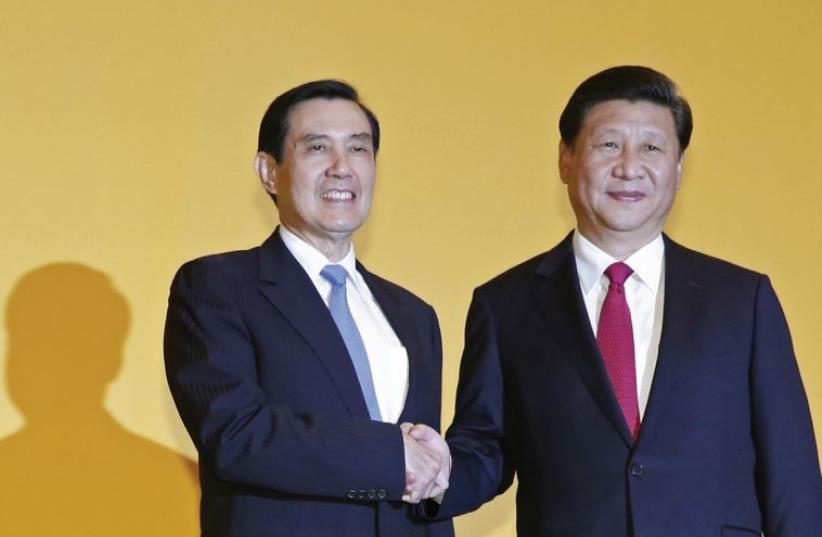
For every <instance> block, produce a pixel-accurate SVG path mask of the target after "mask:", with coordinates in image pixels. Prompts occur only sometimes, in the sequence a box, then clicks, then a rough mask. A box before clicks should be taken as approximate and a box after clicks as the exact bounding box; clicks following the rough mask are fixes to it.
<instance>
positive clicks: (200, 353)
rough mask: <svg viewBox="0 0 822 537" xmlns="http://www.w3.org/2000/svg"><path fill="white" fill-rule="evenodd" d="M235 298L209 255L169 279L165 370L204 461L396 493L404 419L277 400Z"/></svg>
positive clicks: (326, 489) (319, 492)
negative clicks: (377, 418) (299, 410)
mask: <svg viewBox="0 0 822 537" xmlns="http://www.w3.org/2000/svg"><path fill="white" fill-rule="evenodd" d="M232 299H233V297H232V296H231V292H230V291H229V287H228V286H227V284H226V277H225V275H224V274H223V270H222V268H221V267H220V266H219V265H217V264H215V263H206V262H203V261H202V260H198V261H194V262H190V263H187V264H186V265H184V266H183V267H182V268H181V269H180V270H179V271H178V273H177V275H176V276H175V278H174V281H173V283H172V286H171V294H170V298H169V305H168V314H167V319H166V325H165V338H164V350H165V363H166V374H167V377H168V382H169V386H170V388H171V393H172V395H173V397H174V401H175V403H176V405H177V408H178V410H179V413H180V416H181V417H182V420H183V422H184V424H185V426H186V428H187V430H188V432H189V434H190V435H191V438H192V439H193V441H194V443H195V445H196V447H197V450H198V451H199V455H200V464H206V465H209V467H210V469H211V470H212V473H213V474H214V475H215V476H217V477H218V478H219V479H223V480H226V481H230V482H233V483H237V484H243V485H250V486H255V487H263V488H266V489H271V490H275V491H278V492H282V493H288V494H295V495H310V496H320V497H330V498H349V499H350V496H346V495H347V494H350V492H349V491H351V490H352V489H353V490H383V491H385V492H386V494H385V497H384V498H380V499H385V500H399V499H400V498H401V496H402V491H403V488H404V478H405V472H404V470H405V466H404V451H403V444H402V436H401V432H400V430H399V428H398V427H397V426H396V425H393V424H387V423H381V422H374V421H371V420H367V419H355V418H346V417H344V416H343V417H341V416H336V415H335V416H325V415H321V414H316V413H315V414H296V413H294V412H293V411H292V409H290V408H289V407H287V406H275V405H272V404H270V402H269V401H268V400H267V398H266V396H265V394H264V393H263V391H262V390H261V388H260V386H259V383H258V380H257V359H258V357H257V356H256V349H255V345H254V339H253V337H252V334H250V333H249V332H248V328H247V326H246V324H245V323H244V321H243V318H242V315H241V313H240V311H239V310H238V308H237V305H236V304H235V303H234V302H233V300H232ZM280 358H281V359H288V357H280ZM306 389H307V390H310V389H311V387H310V386H306Z"/></svg>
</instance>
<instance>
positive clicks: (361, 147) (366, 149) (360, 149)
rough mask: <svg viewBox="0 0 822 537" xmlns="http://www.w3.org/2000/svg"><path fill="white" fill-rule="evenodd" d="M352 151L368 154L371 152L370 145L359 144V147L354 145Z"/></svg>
mask: <svg viewBox="0 0 822 537" xmlns="http://www.w3.org/2000/svg"><path fill="white" fill-rule="evenodd" d="M351 151H352V152H353V153H363V154H368V153H370V152H371V148H370V147H369V146H368V145H365V144H357V145H352V146H351Z"/></svg>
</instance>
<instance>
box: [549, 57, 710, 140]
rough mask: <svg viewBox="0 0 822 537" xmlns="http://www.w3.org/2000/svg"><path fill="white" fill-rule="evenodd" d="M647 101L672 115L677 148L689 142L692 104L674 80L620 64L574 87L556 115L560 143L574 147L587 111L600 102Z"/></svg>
mask: <svg viewBox="0 0 822 537" xmlns="http://www.w3.org/2000/svg"><path fill="white" fill-rule="evenodd" d="M620 99H623V100H626V101H630V102H636V101H648V102H651V103H654V104H658V105H660V106H664V107H666V108H668V109H669V110H670V111H671V114H672V115H673V117H674V126H675V128H676V137H677V139H678V140H679V151H680V153H682V152H684V151H685V149H686V148H687V147H688V143H690V141H691V132H692V131H693V128H694V124H693V118H692V117H691V107H690V106H689V105H688V101H686V100H685V98H684V97H683V96H682V95H681V94H680V93H679V89H678V88H677V86H676V84H674V82H673V80H671V79H670V78H668V77H667V76H665V75H664V74H662V73H660V72H658V71H654V70H653V69H651V68H649V67H642V66H639V65H621V66H619V67H611V68H610V69H606V70H604V71H601V72H599V73H597V74H595V75H593V76H592V77H590V78H588V79H587V80H585V82H583V83H582V84H580V85H579V87H577V89H576V90H575V91H574V94H573V95H571V98H570V99H569V101H568V104H567V105H565V110H563V111H562V115H561V116H560V118H559V132H560V135H561V136H562V142H563V143H564V144H565V145H567V146H569V147H573V146H574V142H576V139H577V135H579V131H580V130H581V129H582V125H583V123H584V122H585V116H586V114H587V113H588V111H589V110H590V109H591V108H593V107H594V105H597V104H599V103H601V102H605V101H613V100H620Z"/></svg>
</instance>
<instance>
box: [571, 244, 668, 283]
mask: <svg viewBox="0 0 822 537" xmlns="http://www.w3.org/2000/svg"><path fill="white" fill-rule="evenodd" d="M572 243H573V247H574V257H575V258H576V262H577V274H578V275H579V281H580V284H581V285H582V290H583V293H588V292H589V291H590V290H591V289H592V288H593V287H594V285H596V284H597V283H598V282H599V280H600V278H601V277H602V274H603V273H604V272H605V269H606V268H608V267H609V266H610V265H611V264H612V263H616V262H617V261H619V260H618V259H614V258H613V257H611V256H610V255H608V254H607V253H605V252H604V251H602V250H601V249H599V248H598V247H597V246H596V245H595V244H594V243H592V242H591V241H589V240H588V239H586V238H585V237H583V236H582V233H580V232H579V230H575V231H574V237H573V239H572ZM664 260H665V241H663V240H662V235H661V234H660V235H657V236H656V238H655V239H654V240H652V241H651V242H649V243H648V244H646V245H645V246H643V247H642V248H640V249H639V250H637V251H636V252H634V253H633V254H631V255H630V256H628V258H627V259H625V260H624V263H625V264H627V265H628V266H629V267H631V268H632V269H633V271H634V273H633V274H632V275H631V278H634V277H636V278H639V281H640V282H641V283H642V284H643V285H645V286H646V287H648V289H650V290H651V292H652V293H654V294H656V292H657V289H658V288H659V278H660V275H661V274H662V265H663V262H664Z"/></svg>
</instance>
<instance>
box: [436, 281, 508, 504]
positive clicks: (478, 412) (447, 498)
mask: <svg viewBox="0 0 822 537" xmlns="http://www.w3.org/2000/svg"><path fill="white" fill-rule="evenodd" d="M505 413H506V409H505V390H504V387H503V376H502V366H501V363H500V354H499V349H498V342H497V335H496V331H495V326H494V317H493V314H492V311H491V309H490V307H489V304H488V302H487V301H486V299H485V297H484V296H483V294H482V292H481V290H479V289H478V290H477V291H475V292H474V297H473V300H472V302H471V306H470V308H469V311H468V317H467V320H466V327H465V350H464V351H463V356H462V362H461V364H460V376H459V384H458V387H457V400H456V412H455V416H454V422H453V424H452V425H451V427H450V428H449V429H448V432H447V434H446V440H447V441H448V446H449V448H450V449H451V457H452V467H451V477H450V486H449V488H448V490H447V491H446V492H445V495H444V496H443V498H442V502H441V503H440V504H439V505H436V504H435V503H434V502H428V503H427V505H426V513H427V514H428V515H429V516H433V517H436V518H443V517H452V516H457V515H460V514H463V513H467V512H470V511H473V510H475V509H477V508H479V507H480V506H481V505H482V504H483V503H485V502H487V501H489V500H491V499H492V498H494V497H495V496H497V495H498V494H501V493H503V492H504V491H505V490H506V489H507V488H508V487H509V486H510V485H511V483H512V481H513V475H514V471H513V463H512V461H511V457H510V450H509V449H508V448H507V446H506V443H505V440H504V436H505V434H504V432H505V426H506V419H505Z"/></svg>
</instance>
